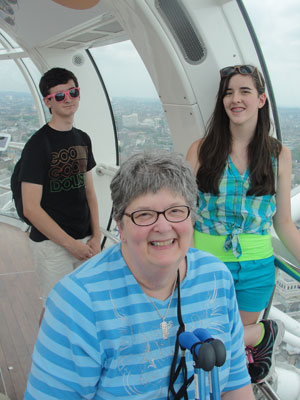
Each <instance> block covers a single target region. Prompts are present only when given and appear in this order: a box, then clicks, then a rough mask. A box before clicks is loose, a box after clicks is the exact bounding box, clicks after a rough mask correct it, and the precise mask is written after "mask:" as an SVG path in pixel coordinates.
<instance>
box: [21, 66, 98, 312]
mask: <svg viewBox="0 0 300 400" xmlns="http://www.w3.org/2000/svg"><path fill="white" fill-rule="evenodd" d="M39 87H40V91H41V94H42V96H43V98H44V103H45V105H46V106H47V107H48V108H49V110H50V113H51V119H50V121H49V122H48V123H47V124H46V125H44V126H43V127H42V128H41V129H40V130H38V131H37V132H36V133H35V134H34V135H33V136H32V137H31V138H30V139H29V141H28V142H27V143H26V145H25V147H24V150H23V153H22V163H21V170H20V181H21V182H22V184H21V188H22V201H23V213H24V216H25V217H26V218H27V219H28V220H29V221H30V222H31V224H32V227H31V231H30V235H29V237H30V246H31V248H32V251H33V257H34V262H35V266H36V271H37V275H38V278H39V282H40V286H41V295H42V298H43V300H44V301H45V299H46V297H47V296H48V294H49V292H50V290H51V289H52V287H53V286H54V285H55V283H56V282H57V281H59V280H60V279H61V278H62V277H63V276H64V275H65V274H67V273H69V272H71V271H72V270H73V269H74V268H76V267H77V266H78V265H79V264H80V263H81V262H82V261H84V260H87V259H88V258H90V257H92V256H94V255H95V254H97V253H99V252H100V240H101V233H100V227H99V215H98V203H97V198H96V193H95V189H94V184H93V178H92V168H93V167H94V166H95V165H96V163H95V160H94V157H93V153H92V146H91V140H90V138H89V136H88V135H87V134H86V133H85V132H83V131H81V130H79V129H76V128H74V127H73V121H74V115H75V113H76V111H77V109H78V106H79V100H80V89H79V86H78V80H77V78H76V77H75V75H74V74H73V73H72V72H71V71H68V70H66V69H64V68H53V69H51V70H49V71H48V72H46V73H45V74H44V75H43V76H42V78H41V80H40V85H39ZM42 316H43V312H42V315H41V318H42Z"/></svg>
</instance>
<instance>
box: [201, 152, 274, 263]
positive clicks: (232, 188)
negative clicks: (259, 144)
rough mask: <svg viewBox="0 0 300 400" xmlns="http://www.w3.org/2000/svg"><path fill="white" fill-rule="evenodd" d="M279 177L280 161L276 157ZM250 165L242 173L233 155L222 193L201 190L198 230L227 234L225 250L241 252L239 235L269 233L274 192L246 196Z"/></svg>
mask: <svg viewBox="0 0 300 400" xmlns="http://www.w3.org/2000/svg"><path fill="white" fill-rule="evenodd" d="M273 168H274V173H275V176H276V168H277V161H276V160H273ZM250 183H251V182H250V172H249V168H248V169H247V170H246V171H245V172H244V174H243V175H241V174H240V173H239V171H238V170H237V168H236V167H235V165H234V163H233V162H232V160H231V158H230V156H229V158H228V163H227V164H226V167H225V169H224V173H223V176H222V178H221V181H220V185H219V194H218V195H217V196H216V195H213V194H212V193H202V192H201V191H198V197H199V200H198V220H197V221H196V223H195V229H196V230H197V231H199V232H203V233H208V234H210V235H223V236H227V237H226V239H225V244H224V249H225V250H229V249H231V248H232V251H233V254H234V255H235V256H236V257H237V258H238V257H239V256H240V255H241V254H242V249H241V246H240V243H239V234H241V233H252V234H258V235H266V234H268V233H270V230H271V226H272V223H273V220H272V218H273V215H274V214H275V211H276V199H275V195H263V196H247V191H248V189H249V187H250Z"/></svg>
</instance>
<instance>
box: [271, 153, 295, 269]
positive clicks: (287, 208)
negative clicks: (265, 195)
mask: <svg viewBox="0 0 300 400" xmlns="http://www.w3.org/2000/svg"><path fill="white" fill-rule="evenodd" d="M278 168H279V171H278V172H279V173H278V182H277V194H276V213H275V215H274V217H273V223H274V228H275V231H276V233H277V235H278V237H279V239H280V240H281V241H282V243H283V244H284V245H285V247H286V248H287V249H288V250H289V251H290V252H291V253H292V255H293V256H294V257H295V258H296V259H297V261H298V262H299V263H300V232H299V231H298V230H297V228H296V226H295V225H294V223H293V221H292V217H291V199H290V192H291V176H292V156H291V152H290V150H289V149H288V148H287V147H286V146H282V150H281V153H280V155H279V166H278Z"/></svg>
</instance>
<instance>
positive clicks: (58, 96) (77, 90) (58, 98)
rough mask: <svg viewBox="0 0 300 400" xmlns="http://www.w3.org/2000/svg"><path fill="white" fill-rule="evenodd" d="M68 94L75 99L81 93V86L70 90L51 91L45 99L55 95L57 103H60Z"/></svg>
mask: <svg viewBox="0 0 300 400" xmlns="http://www.w3.org/2000/svg"><path fill="white" fill-rule="evenodd" d="M66 95H68V96H69V97H70V98H73V99H75V98H76V97H78V96H79V95H80V88H79V87H76V88H72V89H69V90H63V91H61V92H56V93H51V94H49V95H48V96H46V97H45V99H50V98H51V97H54V99H55V101H56V102H57V103H60V102H61V101H64V100H65V98H66Z"/></svg>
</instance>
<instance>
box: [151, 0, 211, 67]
mask: <svg viewBox="0 0 300 400" xmlns="http://www.w3.org/2000/svg"><path fill="white" fill-rule="evenodd" d="M155 5H156V8H157V9H158V11H159V13H160V14H161V16H162V17H163V19H164V21H165V22H166V24H167V25H168V27H169V29H170V30H171V32H172V34H173V36H174V38H175V40H176V42H177V44H178V45H179V47H180V49H181V51H182V53H183V56H184V58H185V59H186V60H187V61H188V62H189V63H191V64H199V63H201V62H202V61H203V60H204V59H205V57H206V48H205V46H204V44H203V41H202V39H201V38H200V35H199V33H198V32H196V31H195V29H194V27H193V24H192V21H191V19H190V17H189V16H188V14H187V13H186V11H185V10H184V8H183V7H182V5H181V2H180V0H155Z"/></svg>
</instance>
